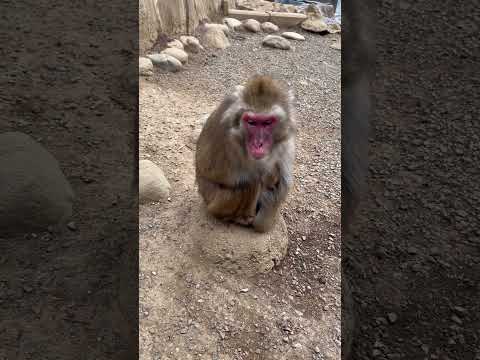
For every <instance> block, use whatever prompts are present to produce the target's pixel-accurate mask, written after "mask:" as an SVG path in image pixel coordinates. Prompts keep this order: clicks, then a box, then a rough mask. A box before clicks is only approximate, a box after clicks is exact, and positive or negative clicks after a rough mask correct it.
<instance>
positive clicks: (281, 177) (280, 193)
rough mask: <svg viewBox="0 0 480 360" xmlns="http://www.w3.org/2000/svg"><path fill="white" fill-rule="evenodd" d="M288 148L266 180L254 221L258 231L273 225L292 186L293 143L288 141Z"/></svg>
mask: <svg viewBox="0 0 480 360" xmlns="http://www.w3.org/2000/svg"><path fill="white" fill-rule="evenodd" d="M286 149H287V150H288V154H284V155H283V157H282V161H280V162H278V163H277V165H276V167H275V171H274V172H273V173H272V174H269V175H268V176H267V177H266V179H265V180H264V185H263V188H262V192H261V193H260V196H259V198H258V203H257V215H256V217H255V220H254V222H253V226H254V228H255V230H256V231H259V232H265V231H268V230H270V229H271V228H272V227H273V225H274V222H275V218H276V216H277V214H278V211H279V209H280V205H281V204H282V203H283V202H284V201H285V200H286V199H287V195H288V191H289V190H290V188H291V186H292V163H293V151H294V149H293V143H290V144H288V143H287V144H286Z"/></svg>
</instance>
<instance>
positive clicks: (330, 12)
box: [317, 3, 335, 18]
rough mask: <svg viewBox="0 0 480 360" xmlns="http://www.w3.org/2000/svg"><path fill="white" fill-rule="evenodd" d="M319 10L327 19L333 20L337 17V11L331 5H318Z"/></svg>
mask: <svg viewBox="0 0 480 360" xmlns="http://www.w3.org/2000/svg"><path fill="white" fill-rule="evenodd" d="M317 8H318V10H319V11H320V14H322V15H323V16H325V17H328V18H333V17H334V16H335V9H334V8H333V5H331V4H322V3H318V4H317Z"/></svg>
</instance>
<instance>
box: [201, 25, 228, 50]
mask: <svg viewBox="0 0 480 360" xmlns="http://www.w3.org/2000/svg"><path fill="white" fill-rule="evenodd" d="M200 40H201V42H202V44H203V45H205V46H206V47H208V48H212V49H221V50H223V49H226V48H227V47H229V46H230V41H228V38H227V36H226V35H225V32H223V30H222V29H220V28H218V27H210V28H208V27H203V28H202V29H201V30H200Z"/></svg>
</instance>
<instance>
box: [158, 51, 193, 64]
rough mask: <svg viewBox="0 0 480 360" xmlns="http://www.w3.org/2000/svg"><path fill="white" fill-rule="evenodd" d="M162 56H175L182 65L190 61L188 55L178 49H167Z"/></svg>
mask: <svg viewBox="0 0 480 360" xmlns="http://www.w3.org/2000/svg"><path fill="white" fill-rule="evenodd" d="M161 54H167V55H170V56H173V57H174V58H175V59H177V60H178V61H180V62H181V63H182V64H185V63H186V62H187V61H188V54H187V53H186V52H185V51H183V50H182V49H177V48H166V49H165V50H163V51H162V52H161Z"/></svg>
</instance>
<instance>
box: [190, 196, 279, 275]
mask: <svg viewBox="0 0 480 360" xmlns="http://www.w3.org/2000/svg"><path fill="white" fill-rule="evenodd" d="M192 204H193V205H192V209H191V215H190V216H191V218H190V223H191V226H189V230H188V231H189V232H188V233H187V234H185V236H189V237H190V238H192V239H193V240H194V243H196V244H198V247H199V253H200V256H201V258H202V259H203V260H206V261H208V262H211V263H212V264H215V266H217V267H219V268H222V269H224V270H227V271H229V272H232V273H240V274H243V275H246V276H251V275H255V274H258V273H265V272H268V271H270V270H271V269H272V268H273V266H274V265H275V264H276V263H278V262H279V261H280V260H281V259H283V257H284V256H285V255H286V253H287V246H288V233H287V226H286V224H285V221H284V220H283V217H282V216H281V215H280V216H279V217H278V218H277V219H276V223H275V225H274V227H273V228H272V230H270V231H269V232H267V233H257V232H255V231H253V229H252V228H247V227H243V226H240V225H235V224H229V223H224V222H221V221H219V220H217V219H215V218H214V217H212V216H211V215H209V214H208V213H207V211H206V206H205V203H204V202H203V200H202V199H201V198H200V197H199V196H198V195H197V196H195V198H194V199H193V201H192Z"/></svg>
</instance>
